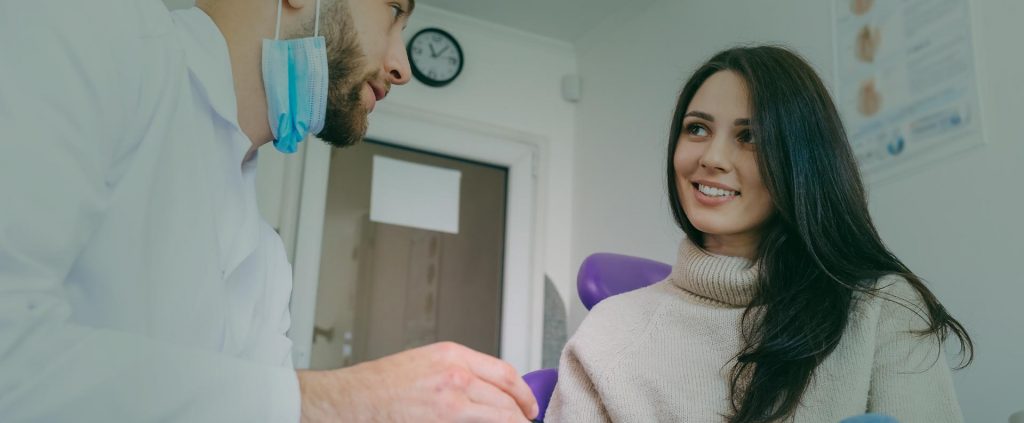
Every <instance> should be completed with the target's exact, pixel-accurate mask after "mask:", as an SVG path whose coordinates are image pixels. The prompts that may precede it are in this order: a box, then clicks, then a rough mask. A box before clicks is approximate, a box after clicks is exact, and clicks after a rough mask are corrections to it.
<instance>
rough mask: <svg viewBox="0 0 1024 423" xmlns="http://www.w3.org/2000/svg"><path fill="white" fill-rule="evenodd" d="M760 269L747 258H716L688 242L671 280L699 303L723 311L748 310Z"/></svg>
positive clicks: (685, 240) (681, 250)
mask: <svg viewBox="0 0 1024 423" xmlns="http://www.w3.org/2000/svg"><path fill="white" fill-rule="evenodd" d="M757 276H758V266H755V265H753V263H752V262H751V261H750V260H748V259H746V258H743V257H729V256H720V255H716V254H712V253H710V252H707V251H705V250H704V249H702V248H700V247H698V246H697V245H696V244H694V243H693V242H692V241H690V240H689V239H687V238H684V239H683V241H682V242H681V243H680V245H679V256H678V258H677V259H676V265H675V266H674V267H673V268H672V274H671V276H669V278H670V279H671V280H672V283H673V284H675V285H676V286H678V287H679V288H681V289H683V290H684V291H686V292H688V293H690V294H693V295H694V296H696V297H697V299H698V300H700V301H702V302H705V303H708V304H711V305H715V306H720V307H747V306H748V305H749V304H750V302H751V300H753V298H754V293H755V288H756V284H757Z"/></svg>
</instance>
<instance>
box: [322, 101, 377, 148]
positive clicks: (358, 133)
mask: <svg viewBox="0 0 1024 423" xmlns="http://www.w3.org/2000/svg"><path fill="white" fill-rule="evenodd" d="M361 109H362V108H360V110H356V111H354V112H353V113H344V114H332V113H328V114H327V116H338V117H336V118H334V119H327V121H326V122H324V129H323V130H322V131H320V134H318V138H320V139H321V140H323V141H324V142H326V143H327V144H329V145H331V146H333V147H337V148H345V147H351V146H353V145H356V144H358V143H359V142H360V141H362V140H363V138H365V137H366V129H367V127H368V126H369V122H368V118H367V114H366V111H364V110H361Z"/></svg>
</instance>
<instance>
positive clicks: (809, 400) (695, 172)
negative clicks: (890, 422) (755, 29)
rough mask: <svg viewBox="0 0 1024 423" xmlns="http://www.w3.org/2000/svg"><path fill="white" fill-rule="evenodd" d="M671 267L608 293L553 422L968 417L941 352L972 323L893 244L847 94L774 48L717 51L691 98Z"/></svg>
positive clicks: (569, 368) (593, 316)
mask: <svg viewBox="0 0 1024 423" xmlns="http://www.w3.org/2000/svg"><path fill="white" fill-rule="evenodd" d="M666 176H667V178H668V191H669V192H668V196H669V200H670V201H669V204H670V206H671V208H672V214H673V215H674V217H675V220H676V223H678V225H679V226H680V227H681V228H682V230H683V232H685V233H686V239H684V240H683V241H682V244H681V246H680V248H679V253H678V259H677V262H676V264H675V266H674V267H673V270H672V273H671V275H670V276H669V277H668V279H666V280H664V281H662V282H659V283H657V284H655V285H652V286H650V287H647V288H644V289H640V290H637V291H633V292H630V293H627V294H623V295H619V296H616V297H612V298H609V299H607V300H605V301H603V302H601V303H600V304H598V305H597V306H596V307H595V308H594V309H593V310H592V311H591V312H590V314H589V315H588V316H587V318H586V320H585V321H584V322H583V324H582V325H581V326H580V328H579V330H578V331H577V332H576V334H575V335H574V336H573V337H572V339H571V340H570V341H569V343H568V344H567V345H566V348H565V350H564V351H563V353H562V359H561V364H560V365H559V380H558V385H557V387H556V388H555V393H554V396H553V397H552V399H551V406H550V409H549V410H548V412H547V416H548V419H547V421H549V422H566V421H569V422H598V421H617V422H655V421H673V422H731V423H740V422H743V423H746V422H775V421H795V422H812V423H829V422H839V421H840V420H841V419H843V418H846V417H850V416H854V415H859V414H863V413H865V412H877V413H883V414H888V415H890V416H893V417H896V418H897V419H898V420H899V421H900V422H901V423H912V422H929V423H936V422H959V421H962V420H963V418H962V416H961V413H960V408H959V405H958V404H957V400H956V395H955V393H954V390H953V384H952V381H951V378H950V368H949V365H948V364H947V361H946V357H945V355H944V352H943V341H945V340H946V338H947V335H949V334H952V335H954V336H955V337H956V338H958V340H959V345H960V347H961V349H960V353H961V357H962V360H961V366H963V365H966V364H969V363H970V361H971V359H972V357H973V345H972V343H971V340H970V337H969V336H968V335H967V333H966V331H965V330H964V328H963V326H961V325H960V323H959V322H957V321H956V319H954V318H953V317H952V316H950V314H949V313H948V312H947V311H946V309H945V308H944V307H943V306H942V304H940V303H939V301H938V300H937V299H936V298H935V296H934V295H933V294H932V293H931V291H929V290H928V288H927V287H925V285H924V284H923V283H922V282H921V279H920V278H918V277H917V276H915V275H914V274H913V273H912V272H911V271H910V270H909V269H908V268H907V266H905V265H904V264H903V263H902V262H901V261H900V260H899V259H897V258H896V257H895V256H894V255H893V254H892V253H891V252H890V251H889V250H888V249H887V248H886V246H885V245H884V244H883V243H882V241H881V239H880V238H879V235H878V233H877V232H876V230H875V227H874V225H873V223H872V221H871V217H870V215H869V213H868V206H867V202H866V199H865V192H864V187H863V185H862V184H861V179H860V175H859V173H858V169H857V163H856V162H855V160H854V156H853V154H852V152H851V149H850V146H849V145H848V143H847V139H846V134H845V132H844V130H843V126H842V123H841V122H840V119H839V116H838V114H837V112H836V109H835V106H834V105H833V103H832V100H831V99H830V97H829V94H828V92H827V91H826V90H825V87H824V85H823V84H822V82H821V80H820V79H819V78H818V76H817V75H816V74H815V72H814V70H813V69H812V68H811V67H810V66H809V65H808V64H807V63H806V62H805V61H804V60H803V59H801V58H800V57H799V56H797V55H796V54H794V53H792V52H790V51H788V50H785V49H781V48H777V47H752V48H735V49H731V50H727V51H724V52H721V53H719V54H718V55H716V56H715V57H713V58H712V59H711V60H710V61H709V62H707V63H706V64H704V65H703V66H702V67H701V68H700V69H699V70H697V72H696V73H695V74H694V75H693V76H692V77H691V78H690V80H689V81H688V82H687V83H686V85H685V86H684V87H683V90H682V93H681V94H680V95H679V100H678V102H677V106H676V111H675V115H674V119H673V122H672V127H671V133H670V137H669V144H668V160H667V175H666Z"/></svg>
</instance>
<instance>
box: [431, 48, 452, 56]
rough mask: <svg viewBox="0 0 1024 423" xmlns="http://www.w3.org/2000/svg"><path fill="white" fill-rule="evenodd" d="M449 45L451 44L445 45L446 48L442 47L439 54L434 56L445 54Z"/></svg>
mask: <svg viewBox="0 0 1024 423" xmlns="http://www.w3.org/2000/svg"><path fill="white" fill-rule="evenodd" d="M448 47H449V46H444V48H443V49H441V51H439V52H437V55H435V56H434V57H437V56H440V55H442V54H444V52H446V51H448Z"/></svg>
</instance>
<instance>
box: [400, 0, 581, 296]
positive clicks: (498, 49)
mask: <svg viewBox="0 0 1024 423" xmlns="http://www.w3.org/2000/svg"><path fill="white" fill-rule="evenodd" d="M426 27H438V28H441V29H444V30H445V31H448V32H449V33H451V34H452V35H453V36H454V37H455V38H456V40H458V42H459V44H460V45H461V47H462V50H463V52H464V53H465V66H464V69H463V71H462V74H461V75H460V76H459V77H458V79H456V80H455V82H453V83H452V84H451V85H449V86H446V87H443V88H431V87H428V86H426V85H423V84H421V83H419V82H417V81H413V82H410V83H409V84H408V85H406V86H403V87H397V88H396V89H394V90H393V91H392V93H391V95H389V96H388V98H387V99H385V100H384V102H385V103H388V104H396V105H401V106H403V107H411V108H416V109H422V110H425V111H429V112H431V113H440V114H443V115H446V116H449V117H452V118H454V119H458V120H460V121H464V122H466V123H469V124H474V125H481V126H487V127H491V128H493V129H496V130H498V131H501V130H510V131H514V132H517V133H520V134H523V133H525V134H529V135H530V138H531V139H534V140H537V141H538V142H539V146H540V147H541V157H540V162H541V172H540V175H539V188H540V195H539V196H540V198H538V199H537V200H538V203H539V207H540V208H541V209H540V213H541V221H542V223H543V226H542V227H541V228H540V231H541V232H540V233H541V234H543V237H544V238H545V241H544V263H542V265H543V270H544V273H546V274H547V275H549V276H550V277H551V279H552V281H554V283H555V284H556V286H557V287H558V289H559V291H560V294H561V295H562V297H563V298H569V297H572V298H575V296H576V295H575V292H576V291H575V281H576V280H575V275H576V271H575V269H573V268H571V267H570V264H571V257H570V255H569V251H570V245H571V238H570V230H571V228H572V218H573V208H572V184H573V140H574V139H575V137H576V134H575V130H576V128H575V124H574V122H575V119H576V116H575V113H576V105H575V104H572V103H569V102H566V101H564V100H563V99H562V97H561V85H560V84H561V78H562V76H563V75H566V74H574V73H575V72H576V56H575V52H574V49H573V47H572V46H571V45H569V44H568V43H564V42H560V41H556V40H553V39H549V38H544V37H540V36H536V35H532V34H527V33H525V32H519V31H516V30H513V29H509V28H505V27H501V26H497V25H495V24H491V23H487V22H484V21H480V20H476V19H473V18H469V17H465V16H462V15H458V14H453V13H450V12H447V11H444V10H441V9H437V8H433V7H430V6H427V5H426V4H422V3H420V4H419V5H418V6H417V7H416V12H415V13H414V14H413V17H412V19H411V21H410V22H409V27H408V28H407V29H406V31H405V36H406V39H408V38H410V37H411V36H412V35H414V34H415V33H416V32H417V31H419V30H420V29H422V28H426ZM569 293H572V295H571V296H570V295H569Z"/></svg>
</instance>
